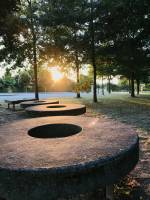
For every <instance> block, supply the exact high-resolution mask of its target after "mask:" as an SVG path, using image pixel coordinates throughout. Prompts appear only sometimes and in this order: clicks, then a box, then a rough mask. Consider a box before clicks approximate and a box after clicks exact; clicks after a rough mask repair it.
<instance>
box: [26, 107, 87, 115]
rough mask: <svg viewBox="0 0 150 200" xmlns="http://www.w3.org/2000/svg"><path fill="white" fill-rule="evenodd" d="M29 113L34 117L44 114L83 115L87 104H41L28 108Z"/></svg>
mask: <svg viewBox="0 0 150 200" xmlns="http://www.w3.org/2000/svg"><path fill="white" fill-rule="evenodd" d="M26 111H27V113H28V114H29V115H31V116H33V117H43V116H62V115H63V116H64V115H72V116H73V115H81V114H84V113H85V112H86V107H85V105H80V104H59V105H58V104H53V105H40V106H33V107H28V108H26Z"/></svg>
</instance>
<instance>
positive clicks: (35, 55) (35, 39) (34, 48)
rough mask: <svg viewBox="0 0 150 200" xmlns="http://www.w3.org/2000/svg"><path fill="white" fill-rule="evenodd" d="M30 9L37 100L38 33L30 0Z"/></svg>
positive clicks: (29, 0)
mask: <svg viewBox="0 0 150 200" xmlns="http://www.w3.org/2000/svg"><path fill="white" fill-rule="evenodd" d="M28 3H29V7H30V19H31V33H32V40H33V67H34V90H35V98H36V99H39V91H38V77H37V76H38V73H37V71H38V70H37V49H36V42H37V38H36V33H35V29H34V20H33V11H32V3H31V0H28Z"/></svg>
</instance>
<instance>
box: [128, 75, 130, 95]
mask: <svg viewBox="0 0 150 200" xmlns="http://www.w3.org/2000/svg"><path fill="white" fill-rule="evenodd" d="M128 90H129V94H131V79H130V78H129V89H128Z"/></svg>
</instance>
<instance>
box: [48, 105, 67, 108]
mask: <svg viewBox="0 0 150 200" xmlns="http://www.w3.org/2000/svg"><path fill="white" fill-rule="evenodd" d="M65 107H66V106H64V105H55V106H47V108H65Z"/></svg>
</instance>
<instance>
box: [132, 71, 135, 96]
mask: <svg viewBox="0 0 150 200" xmlns="http://www.w3.org/2000/svg"><path fill="white" fill-rule="evenodd" d="M131 97H135V89H134V72H132V73H131Z"/></svg>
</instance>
